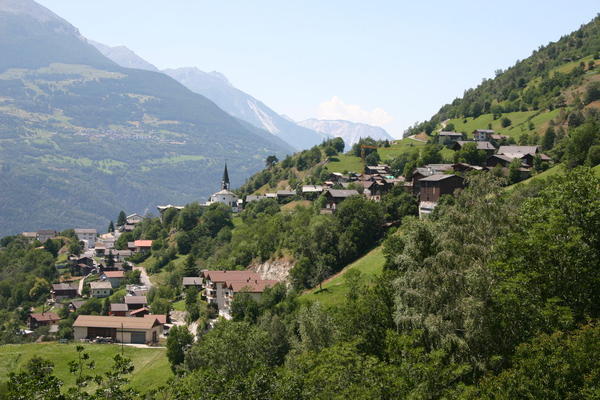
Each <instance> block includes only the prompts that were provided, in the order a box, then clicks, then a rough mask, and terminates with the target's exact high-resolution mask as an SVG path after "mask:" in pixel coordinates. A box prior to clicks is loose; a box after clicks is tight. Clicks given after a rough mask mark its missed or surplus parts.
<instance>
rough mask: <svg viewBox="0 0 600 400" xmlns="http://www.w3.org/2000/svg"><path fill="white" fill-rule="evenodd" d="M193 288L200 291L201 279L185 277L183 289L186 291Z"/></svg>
mask: <svg viewBox="0 0 600 400" xmlns="http://www.w3.org/2000/svg"><path fill="white" fill-rule="evenodd" d="M190 287H195V288H196V289H198V290H200V289H202V278H200V277H199V276H186V277H184V278H183V288H184V289H187V288H190Z"/></svg>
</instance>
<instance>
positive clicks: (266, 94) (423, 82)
mask: <svg viewBox="0 0 600 400" xmlns="http://www.w3.org/2000/svg"><path fill="white" fill-rule="evenodd" d="M39 2H40V3H41V4H43V5H45V6H46V7H48V8H50V9H51V10H52V11H54V12H55V13H57V14H59V15H60V16H62V17H63V18H65V19H67V20H68V21H69V22H71V23H72V24H73V25H75V26H76V27H78V28H79V29H80V31H81V33H82V34H83V35H84V36H86V37H88V38H90V39H94V40H97V41H100V42H102V43H105V44H108V45H113V46H114V45H120V44H122V45H126V46H127V47H129V48H131V49H132V50H134V51H135V52H136V53H137V54H139V55H140V56H142V57H143V58H145V59H146V60H148V61H150V62H151V63H153V64H155V65H156V66H157V67H159V68H167V67H169V68H170V67H183V66H196V67H198V68H200V69H202V70H204V71H212V70H215V71H219V72H222V73H224V74H225V75H226V76H227V77H228V78H229V80H230V81H231V82H232V83H233V84H234V85H235V86H237V87H238V88H240V89H242V90H244V91H246V92H248V93H250V94H251V95H253V96H254V97H256V98H258V99H260V100H262V101H263V102H265V103H266V104H267V105H269V106H270V107H272V108H273V109H274V110H275V111H277V112H279V113H282V114H287V115H288V116H290V117H292V118H293V119H295V120H300V119H305V118H309V117H321V118H345V119H350V120H356V121H361V122H369V123H372V124H377V125H381V126H383V127H384V128H386V129H388V131H389V132H390V133H391V134H392V135H394V136H400V135H401V134H402V131H403V129H405V128H406V127H407V126H408V125H410V124H412V123H413V122H415V121H417V120H424V119H427V118H429V117H430V116H431V115H432V114H433V113H435V112H436V111H437V110H438V109H439V107H440V106H442V105H443V104H445V103H447V102H449V101H452V100H453V99H454V98H455V97H457V96H460V95H461V94H462V92H463V91H464V90H465V89H467V88H469V87H473V86H476V85H477V84H478V83H479V82H481V79H482V78H484V77H492V76H493V74H494V71H495V70H496V69H498V68H506V67H508V66H510V65H512V64H514V62H515V61H516V60H518V59H522V58H525V57H527V56H528V55H530V54H531V51H532V50H534V49H536V48H537V47H539V46H540V45H542V44H546V43H548V42H549V41H555V40H557V39H559V38H560V36H562V35H563V34H566V33H568V32H571V31H573V30H575V29H577V28H578V27H579V26H580V25H581V24H583V23H586V22H588V21H589V20H591V19H592V18H593V17H594V16H595V15H596V14H597V13H598V12H600V3H599V2H598V0H589V1H588V0H581V1H577V0H572V1H564V0H560V1H559V0H544V1H527V0H520V1H513V0H508V1H507V0H505V1H495V2H492V1H481V0H479V1H466V0H462V1H461V0H455V1H423V0H421V1H411V2H408V1H401V0H397V1H391V0H390V1H376V0H363V1H352V0H330V1H327V0H315V1H290V0H269V1H261V0H255V1H248V0H235V1H234V0H220V1H219V0H213V1H204V0H168V1H167V0H96V1H91V0H87V1H83V0H77V1H76V0H39Z"/></svg>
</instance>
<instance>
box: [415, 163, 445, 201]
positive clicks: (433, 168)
mask: <svg viewBox="0 0 600 400" xmlns="http://www.w3.org/2000/svg"><path fill="white" fill-rule="evenodd" d="M450 171H452V164H427V165H424V166H423V167H419V168H416V169H415V170H414V171H413V174H412V189H413V194H415V195H418V194H419V190H420V188H421V186H420V184H419V181H420V180H421V179H423V178H425V177H427V176H431V175H435V174H443V173H444V172H450Z"/></svg>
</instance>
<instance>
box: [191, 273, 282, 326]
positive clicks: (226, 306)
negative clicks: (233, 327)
mask: <svg viewBox="0 0 600 400" xmlns="http://www.w3.org/2000/svg"><path fill="white" fill-rule="evenodd" d="M182 283H183V287H184V289H187V288H190V287H195V288H197V289H198V290H199V291H200V293H202V298H203V299H204V300H206V302H207V303H208V304H214V305H215V306H216V307H217V309H218V311H219V314H220V315H222V316H223V317H225V318H228V319H229V318H231V317H230V315H231V304H232V302H233V300H234V299H235V297H236V296H237V295H238V294H240V293H247V294H248V295H249V296H251V297H253V298H254V299H255V300H258V299H259V298H260V296H261V294H262V293H263V292H264V291H265V289H267V288H269V287H272V286H274V285H276V284H277V283H278V281H276V280H265V279H262V278H261V277H260V276H259V275H258V274H257V273H256V272H253V271H248V270H245V271H209V270H202V271H201V273H200V276H188V277H184V278H183V282H182Z"/></svg>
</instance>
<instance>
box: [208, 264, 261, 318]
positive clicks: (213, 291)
mask: <svg viewBox="0 0 600 400" xmlns="http://www.w3.org/2000/svg"><path fill="white" fill-rule="evenodd" d="M200 275H201V276H202V278H203V280H204V296H205V297H206V301H207V302H208V303H212V304H217V307H218V308H219V309H220V310H222V309H223V307H224V306H225V295H224V288H225V287H226V286H227V283H230V282H234V281H244V282H245V281H247V280H260V276H259V275H258V274H257V273H256V272H253V271H209V270H203V271H202V273H201V274H200Z"/></svg>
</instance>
